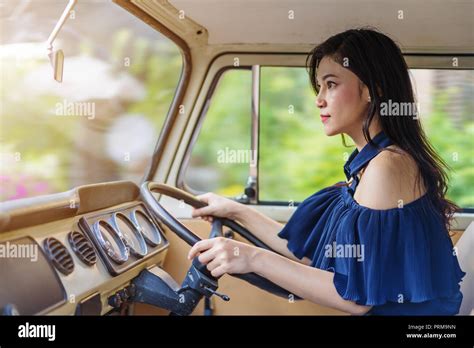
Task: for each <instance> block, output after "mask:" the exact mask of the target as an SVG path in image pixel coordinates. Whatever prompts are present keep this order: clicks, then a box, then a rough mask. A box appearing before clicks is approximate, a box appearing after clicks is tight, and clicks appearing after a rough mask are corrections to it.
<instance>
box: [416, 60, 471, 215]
mask: <svg viewBox="0 0 474 348" xmlns="http://www.w3.org/2000/svg"><path fill="white" fill-rule="evenodd" d="M410 72H411V75H412V80H413V86H414V88H415V92H416V96H417V100H418V103H419V109H420V115H421V120H422V123H423V126H424V129H425V131H426V134H427V135H428V139H429V140H430V141H431V144H433V147H434V148H435V150H436V151H437V152H438V154H439V155H440V156H441V158H443V160H444V161H445V162H446V163H447V164H448V165H449V166H450V167H451V169H452V170H451V171H450V173H449V179H450V181H449V189H448V193H447V197H448V198H450V199H451V200H453V201H454V202H455V203H456V204H457V205H459V206H460V207H461V208H473V207H474V186H473V185H472V183H473V182H474V160H473V149H474V117H473V115H474V70H435V69H412V70H411V71H410Z"/></svg>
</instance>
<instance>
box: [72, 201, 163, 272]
mask: <svg viewBox="0 0 474 348" xmlns="http://www.w3.org/2000/svg"><path fill="white" fill-rule="evenodd" d="M79 226H80V228H81V229H82V230H83V231H84V232H85V233H87V234H88V236H89V237H90V239H91V240H92V241H93V242H94V244H95V246H96V248H97V250H98V251H99V254H100V255H101V256H102V259H103V260H104V263H105V265H106V266H107V269H108V270H109V272H110V273H111V274H112V275H117V274H120V273H122V272H125V271H126V270H128V269H130V268H131V267H133V266H134V265H135V264H136V263H138V262H140V260H142V259H144V258H148V257H150V256H152V255H154V254H156V253H157V252H159V251H160V250H163V249H165V248H166V247H167V246H168V241H167V240H166V238H165V236H164V233H163V229H162V228H161V227H160V225H159V223H158V222H157V221H155V220H153V218H152V217H151V215H150V213H149V212H148V210H147V209H146V207H145V206H144V205H142V204H138V205H134V206H132V207H127V208H123V209H121V210H114V211H111V212H107V213H100V214H99V215H90V216H85V217H82V218H81V219H80V220H79Z"/></svg>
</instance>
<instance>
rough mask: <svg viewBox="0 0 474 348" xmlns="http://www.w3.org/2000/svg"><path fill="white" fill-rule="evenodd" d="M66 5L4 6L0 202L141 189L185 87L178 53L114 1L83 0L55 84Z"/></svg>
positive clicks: (66, 29) (66, 31)
mask: <svg viewBox="0 0 474 348" xmlns="http://www.w3.org/2000/svg"><path fill="white" fill-rule="evenodd" d="M66 4H67V1H6V2H5V1H2V2H1V5H0V6H1V7H2V10H1V28H0V30H1V33H2V35H0V73H1V83H0V105H1V107H0V201H5V200H13V199H18V198H25V197H33V196H37V195H42V194H50V193H55V192H59V191H65V190H68V189H70V188H72V187H75V186H79V185H84V184H90V183H96V182H104V181H114V180H121V179H123V180H132V181H135V182H137V183H138V182H139V181H140V180H141V178H142V177H143V174H144V172H145V171H146V168H147V166H148V165H149V161H150V158H151V156H152V154H153V148H154V146H155V143H156V139H157V138H158V135H159V133H160V130H161V128H162V125H163V122H164V119H165V118H166V114H167V112H168V109H169V107H170V105H171V101H172V98H173V95H174V93H175V90H176V87H177V85H178V81H179V77H180V73H181V67H182V57H181V53H180V51H179V49H178V47H177V46H176V45H175V44H174V43H173V42H172V41H170V40H169V39H168V38H166V37H164V36H162V35H161V34H159V33H157V31H156V30H155V29H153V28H151V27H149V26H148V25H146V24H145V23H143V22H142V21H140V20H139V19H138V18H135V17H134V16H133V15H131V14H130V13H128V12H126V11H124V10H123V9H122V8H120V7H119V6H118V5H116V4H114V3H112V2H109V1H78V2H77V4H76V6H75V8H74V10H73V11H71V13H70V16H69V18H68V20H67V22H66V24H65V25H64V26H63V28H62V30H61V32H60V33H59V35H58V37H57V39H56V41H55V42H54V48H55V49H62V50H63V51H64V54H65V62H64V76H63V82H62V83H57V82H56V81H54V80H53V76H52V69H51V66H50V62H49V59H48V57H47V54H46V40H47V38H48V36H49V35H50V33H51V31H52V30H53V28H54V26H55V24H56V22H57V20H58V19H59V17H60V15H61V13H62V12H63V11H64V9H65V7H66ZM104 18H107V20H106V21H104Z"/></svg>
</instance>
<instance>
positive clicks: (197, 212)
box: [192, 206, 214, 217]
mask: <svg viewBox="0 0 474 348" xmlns="http://www.w3.org/2000/svg"><path fill="white" fill-rule="evenodd" d="M213 210H214V208H212V207H210V206H207V207H202V208H199V209H193V211H192V216H193V217H198V216H203V215H212V212H213Z"/></svg>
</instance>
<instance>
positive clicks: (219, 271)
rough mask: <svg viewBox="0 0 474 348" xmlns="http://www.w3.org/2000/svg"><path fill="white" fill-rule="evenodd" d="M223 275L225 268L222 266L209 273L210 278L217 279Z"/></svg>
mask: <svg viewBox="0 0 474 348" xmlns="http://www.w3.org/2000/svg"><path fill="white" fill-rule="evenodd" d="M225 273H227V267H226V266H224V265H220V266H218V267H216V268H214V269H213V270H212V271H211V274H212V276H213V277H216V278H219V277H220V276H222V275H223V274H225Z"/></svg>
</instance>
